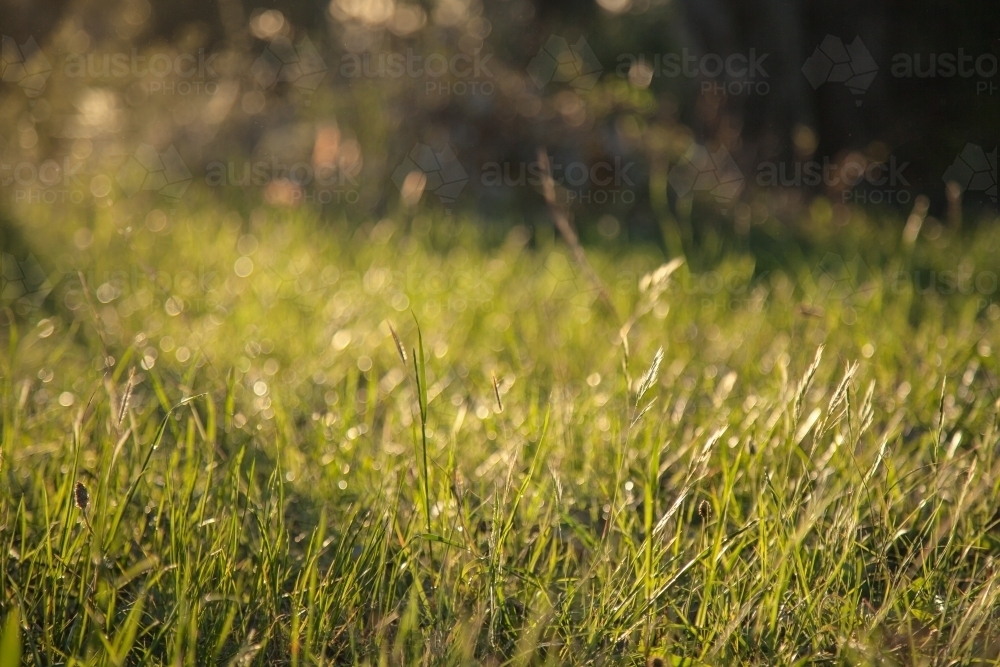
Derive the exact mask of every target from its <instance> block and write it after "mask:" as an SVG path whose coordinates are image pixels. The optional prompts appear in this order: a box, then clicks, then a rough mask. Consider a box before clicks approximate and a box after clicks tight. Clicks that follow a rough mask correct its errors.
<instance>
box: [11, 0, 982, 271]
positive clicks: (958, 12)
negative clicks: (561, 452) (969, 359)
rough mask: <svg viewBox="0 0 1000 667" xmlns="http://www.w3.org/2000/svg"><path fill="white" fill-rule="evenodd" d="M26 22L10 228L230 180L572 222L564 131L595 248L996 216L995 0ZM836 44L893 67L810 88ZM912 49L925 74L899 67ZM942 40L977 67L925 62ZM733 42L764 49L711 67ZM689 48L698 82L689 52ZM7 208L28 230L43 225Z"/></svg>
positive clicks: (617, 2)
mask: <svg viewBox="0 0 1000 667" xmlns="http://www.w3.org/2000/svg"><path fill="white" fill-rule="evenodd" d="M0 18H2V20H0V28H2V29H0V32H2V34H3V35H4V46H3V48H4V68H5V69H4V72H3V75H2V77H0V78H2V79H3V81H2V82H0V157H2V162H3V165H4V173H3V174H2V176H3V179H2V182H3V183H4V186H3V187H2V190H3V192H2V194H3V197H2V198H0V207H2V208H0V211H3V212H5V213H4V215H2V216H0V219H4V218H6V219H8V220H9V219H11V218H18V217H19V216H21V217H23V216H22V213H21V212H23V211H25V207H33V208H31V209H28V210H30V211H31V214H30V216H29V217H37V216H38V209H39V208H40V207H47V208H46V209H45V210H46V211H47V212H48V211H51V212H52V214H53V215H59V211H60V210H61V208H60V207H62V206H67V205H74V206H82V207H83V208H84V209H88V210H93V211H97V210H99V209H101V208H105V209H109V210H110V211H111V213H112V217H113V219H114V220H115V221H116V224H118V225H119V227H120V228H121V229H127V228H129V227H130V226H131V227H135V226H141V225H144V224H145V225H147V226H149V225H152V226H153V227H154V228H155V227H156V226H157V225H159V224H160V218H161V216H164V215H166V216H168V217H169V216H170V215H176V214H177V210H178V209H177V206H178V204H179V202H180V201H181V199H182V198H185V197H188V198H189V197H191V195H190V194H189V193H192V192H195V191H205V192H208V193H210V196H212V197H214V198H216V199H218V200H221V202H222V203H223V205H224V206H226V207H228V208H231V209H233V210H237V211H240V212H241V213H242V214H243V215H244V217H245V218H246V216H248V215H249V213H250V211H251V210H253V209H254V208H255V207H256V206H258V205H261V204H263V205H265V206H274V207H282V206H309V207H312V208H316V209H318V210H320V211H321V213H322V216H323V217H324V218H327V219H346V220H348V221H351V222H354V223H361V222H364V221H366V220H371V219H375V220H377V219H379V218H381V217H383V216H386V215H393V214H396V213H398V212H399V211H400V210H401V209H408V208H414V207H421V208H423V207H431V208H437V209H442V208H443V209H445V210H449V211H451V210H456V211H463V212H469V213H472V214H473V215H475V216H476V217H478V218H480V219H483V220H487V221H490V222H491V223H493V224H504V225H507V226H509V225H514V224H525V223H526V224H528V226H529V227H532V228H535V227H537V226H539V225H543V226H544V225H549V224H550V223H549V222H548V212H547V211H546V207H545V202H544V200H543V199H542V197H541V196H540V195H539V190H540V188H539V187H538V182H537V181H538V179H537V178H535V179H533V178H532V174H533V173H534V174H536V175H537V173H536V172H533V171H532V170H533V169H535V168H536V167H537V165H535V164H534V161H535V160H536V155H537V150H538V149H539V148H540V147H544V148H546V149H547V150H548V151H549V152H550V154H551V155H552V156H553V164H554V165H555V167H556V169H558V168H559V166H560V165H562V166H564V167H566V168H567V169H568V168H571V167H573V166H576V167H581V168H582V169H583V171H582V172H581V177H580V178H579V179H574V177H573V175H572V174H570V173H568V172H567V173H566V174H564V175H562V176H564V178H563V180H565V181H567V182H566V183H564V184H563V185H564V187H563V188H561V190H560V196H561V204H562V205H564V206H565V207H566V208H567V209H568V210H569V212H570V214H571V215H572V216H573V217H574V219H575V220H576V221H577V224H578V226H580V227H581V228H583V230H584V232H583V235H584V238H585V239H591V240H602V241H603V240H605V239H610V238H614V237H616V236H622V238H627V239H649V240H654V241H655V242H657V243H662V244H663V245H664V246H665V247H666V250H667V252H668V254H671V255H673V254H677V253H678V252H680V251H682V250H683V248H682V246H684V245H685V244H688V245H699V246H701V245H704V244H705V243H711V239H706V235H708V236H711V235H713V234H716V233H719V232H721V233H722V234H723V235H725V236H736V237H741V236H743V237H746V236H751V237H752V236H753V232H754V229H755V228H757V227H763V228H766V227H767V226H768V225H772V226H773V225H775V224H778V225H780V226H782V227H784V228H785V229H791V230H792V232H793V233H795V228H796V226H797V225H798V224H799V221H801V220H803V219H804V218H808V219H815V218H816V217H817V216H818V217H819V218H820V219H821V222H825V223H829V224H830V225H832V226H833V228H837V227H838V226H842V225H845V224H847V223H848V222H849V221H850V220H851V219H852V216H855V217H856V216H861V217H863V214H861V213H859V212H858V211H856V210H854V209H855V207H854V206H852V205H856V204H860V205H862V206H863V207H865V208H868V209H871V208H881V209H886V208H887V209H889V210H890V211H891V212H892V213H894V214H895V213H900V214H901V215H900V218H899V219H900V220H903V219H905V216H906V215H907V214H908V213H909V212H910V210H911V209H912V208H913V207H914V203H915V202H916V201H917V200H918V197H919V196H920V195H925V196H926V197H928V198H929V200H928V204H929V207H930V208H929V213H930V215H931V224H934V219H935V218H937V219H941V220H945V219H947V220H949V221H950V222H951V223H953V224H957V223H959V222H960V221H961V217H962V216H961V211H962V206H963V205H964V211H965V214H966V216H965V217H966V220H967V221H978V220H981V219H983V218H987V219H992V218H994V217H995V215H996V204H995V199H996V185H995V181H996V152H995V146H996V143H997V135H998V130H997V128H998V127H1000V123H997V122H996V121H997V118H998V116H997V110H998V100H1000V91H997V90H996V87H997V85H998V84H1000V77H997V76H996V67H995V63H996V54H997V53H998V52H1000V41H998V35H1000V30H998V27H1000V26H998V20H997V16H996V11H995V7H994V6H993V5H992V3H990V2H987V1H974V2H966V3H954V4H949V3H933V4H930V5H924V6H920V7H913V6H911V5H909V4H908V3H902V2H846V3H822V2H782V1H779V0H754V1H747V2H735V1H725V0H710V1H705V0H598V1H597V2H589V1H588V2H541V1H538V2H532V1H531V0H497V1H495V2H491V3H484V2H482V1H481V0H439V1H436V2H413V1H407V2H403V1H397V0H333V1H332V2H330V3H329V4H326V3H322V2H299V1H288V0H280V1H277V2H270V3H258V2H243V1H242V0H219V1H218V2H209V3H205V2H193V1H190V0H181V1H179V2H170V3H166V2H150V0H120V1H118V0H114V1H111V2H96V1H92V0H77V1H70V2H61V1H58V0H43V1H41V2H26V1H25V0H2V1H0ZM831 36H832V37H831ZM829 38H833V39H835V40H842V44H844V45H849V44H851V40H852V39H858V40H861V41H862V42H863V45H864V47H865V48H866V50H867V53H868V54H869V55H870V57H871V59H872V61H874V63H876V67H877V72H876V74H875V75H874V78H869V79H867V80H865V81H864V82H863V84H859V85H861V86H862V87H861V88H857V87H855V88H854V89H850V88H849V87H848V86H845V85H842V84H841V83H836V84H835V83H825V84H822V85H817V86H815V87H814V86H813V85H811V83H810V80H809V78H808V77H807V76H804V75H803V73H804V71H805V70H804V68H805V67H806V66H807V65H808V62H809V58H810V57H815V54H816V53H817V51H816V49H817V45H821V44H826V43H827V42H824V40H825V39H829ZM900 54H903V56H906V57H910V58H911V59H914V58H915V59H916V60H917V61H918V64H917V68H916V73H913V74H912V75H909V76H903V75H901V74H900V72H899V71H897V70H895V69H894V68H896V67H898V64H897V60H898V57H900ZM908 54H912V56H911V55H908ZM942 54H951V55H952V56H954V57H956V58H958V59H961V58H964V57H967V58H968V59H969V61H970V62H971V63H973V64H972V65H969V67H972V68H973V70H975V71H973V73H972V75H971V76H970V77H966V76H963V75H961V74H959V75H955V74H954V73H953V74H952V75H951V76H948V75H947V72H945V71H944V70H942V69H941V67H938V70H937V71H936V72H935V73H934V76H922V75H921V74H920V65H919V62H920V59H921V58H922V59H923V60H922V62H923V65H924V67H925V68H926V67H927V66H928V62H929V59H930V58H931V57H933V56H937V57H938V58H940V57H941V55H942ZM734 55H737V56H743V57H744V58H745V59H748V60H749V61H751V62H752V61H754V60H755V58H756V59H757V61H758V62H759V68H757V70H755V69H754V68H753V67H751V68H750V73H749V74H748V75H747V76H745V77H742V78H740V77H739V76H734V75H733V73H732V71H731V68H729V67H728V66H727V67H725V68H723V69H724V71H723V72H722V73H721V74H720V75H718V76H707V75H706V72H708V74H711V73H712V72H711V70H712V67H713V66H714V64H715V63H716V62H719V63H721V62H723V59H726V60H725V62H727V63H728V62H729V60H728V59H729V58H730V57H732V56H734ZM687 56H690V58H691V59H692V63H696V65H695V66H694V67H693V69H692V70H691V72H690V76H689V75H685V74H683V73H681V74H679V75H678V74H677V72H676V71H672V70H671V69H670V64H669V63H670V58H671V57H673V58H685V57H687ZM706 58H707V60H706ZM981 58H985V60H980V59H981ZM973 59H974V60H973ZM855 60H857V59H855ZM706 63H707V66H706ZM803 63H807V65H804V64H803ZM990 63H992V73H990V66H991V65H990ZM848 64H849V65H850V66H851V67H854V69H855V73H857V69H858V68H857V67H856V65H857V63H856V62H852V63H848ZM980 65H981V67H980ZM976 68H978V69H976ZM736 69H739V68H736ZM862 74H864V72H862ZM903 74H905V72H904V73H903ZM981 74H990V76H981ZM832 77H833V75H829V76H828V77H827V78H828V80H830V81H832V80H833V78H832ZM761 84H764V85H763V86H762V85H761ZM732 93H735V94H732ZM968 144H973V145H975V146H977V147H982V148H983V150H982V151H981V152H983V153H985V154H987V155H989V152H990V151H991V150H992V151H993V152H992V160H993V162H992V179H993V189H992V191H991V192H992V196H990V191H989V188H988V187H979V188H978V189H977V187H975V186H973V187H972V188H969V189H968V192H966V195H968V196H966V198H965V200H964V201H962V200H961V199H958V198H957V197H960V195H961V192H957V191H956V193H953V194H955V195H957V197H956V196H953V197H952V198H951V201H950V204H949V198H948V197H947V196H946V185H945V180H946V179H945V178H944V177H943V174H946V173H947V169H948V168H949V165H951V164H952V163H953V161H955V160H956V156H958V155H959V154H960V153H961V151H962V150H963V147H965V146H967V145H968ZM423 147H426V148H423ZM421 151H423V152H421ZM407 160H410V161H411V162H407ZM428 161H429V162H428ZM699 161H700V162H699ZM810 161H811V162H814V163H817V164H826V165H833V166H834V169H835V170H836V169H837V168H843V167H844V165H853V166H854V167H857V168H858V169H859V170H864V169H866V168H869V167H871V166H872V165H875V166H876V167H878V166H879V165H886V168H885V170H884V171H885V173H887V174H890V175H891V174H892V173H893V169H894V168H891V167H892V165H900V171H899V174H900V176H901V178H900V180H899V182H898V183H895V182H894V183H892V184H891V185H892V187H891V189H888V190H878V188H876V187H875V186H874V185H872V184H871V183H868V182H865V181H862V182H860V183H847V184H845V183H843V182H842V179H836V178H834V179H826V178H823V179H821V181H820V182H818V183H817V182H810V181H809V180H808V179H804V178H802V176H801V174H800V173H799V172H797V171H796V170H797V169H801V165H802V164H804V163H806V162H810ZM692 163H693V164H694V165H695V174H694V176H691V175H690V174H688V175H687V176H686V177H685V175H684V174H679V173H678V172H677V171H676V168H677V166H678V165H684V164H686V165H690V164H692ZM407 164H410V165H413V164H416V165H417V166H418V167H419V168H420V169H421V170H422V171H424V172H428V171H430V172H434V171H435V169H436V168H440V174H443V175H444V176H443V180H444V183H443V185H442V182H441V181H442V179H441V178H438V176H439V175H440V174H438V173H437V172H435V173H425V174H424V176H422V177H418V178H410V179H409V181H407V178H406V177H407V172H406V166H405V165H407ZM428 164H431V165H432V166H431V167H428V166H427V165H428ZM704 164H707V165H708V167H707V169H708V171H713V172H714V173H712V174H707V175H706V174H703V173H700V172H699V171H698V170H699V169H704V168H705V167H704ZM699 165H702V166H699ZM595 166H597V167H598V168H596V169H595ZM786 167H787V169H786ZM768 168H770V169H771V172H769V171H768ZM879 168H880V169H881V167H879ZM587 169H590V171H589V172H588V171H587ZM602 169H603V171H602ZM158 170H159V172H162V173H158ZM401 170H402V171H401ZM775 170H776V171H775ZM786 171H787V172H788V174H793V176H790V177H789V178H785V176H786V175H788V174H786ZM986 171H987V172H988V171H989V169H988V168H987V170H986ZM151 172H156V173H154V175H153V177H150V176H149V174H150V173H151ZM769 173H771V174H772V176H773V174H774V173H777V174H778V176H777V177H776V178H768V174H769ZM877 173H883V172H882V171H877ZM449 174H450V175H449ZM726 174H728V176H727V175H726ZM794 174H798V175H794ZM555 175H556V177H557V179H559V178H560V176H561V174H560V173H558V172H557V173H556V174H555ZM418 176H419V175H418ZM702 176H705V177H707V178H708V179H709V181H711V183H709V184H708V185H706V184H705V182H704V181H701V180H698V178H700V177H702ZM675 177H676V178H675ZM685 178H686V183H685V182H684V181H685ZM984 178H986V179H987V180H988V179H989V178H990V175H989V173H985V174H984ZM435 179H436V180H435ZM713 179H714V180H713ZM719 180H721V181H723V183H722V186H720V187H721V189H719V188H714V189H713V186H714V184H715V183H716V182H717V181H719ZM893 180H895V179H893ZM320 181H322V183H320ZM678 181H680V182H681V185H680V186H678V185H677V182H678ZM967 185H968V184H967V183H963V184H962V186H963V189H964V188H965V187H966V186H967ZM723 186H724V187H723ZM873 189H875V190H878V191H877V192H869V190H873ZM421 195H422V196H421ZM817 197H819V198H820V202H819V203H818V204H817V203H816V198H817ZM920 201H923V200H920ZM949 206H950V211H951V212H950V213H949V212H948V211H949ZM45 214H48V213H45ZM147 218H149V220H147ZM2 226H3V231H2V232H0V233H2V234H3V235H4V242H5V244H7V245H10V244H13V243H15V241H14V240H12V239H13V234H14V233H15V232H14V229H15V228H16V227H19V226H18V225H10V224H9V223H7V224H3V225H2ZM733 232H735V234H733ZM672 244H673V245H674V246H676V247H673V248H672V247H671V245H672Z"/></svg>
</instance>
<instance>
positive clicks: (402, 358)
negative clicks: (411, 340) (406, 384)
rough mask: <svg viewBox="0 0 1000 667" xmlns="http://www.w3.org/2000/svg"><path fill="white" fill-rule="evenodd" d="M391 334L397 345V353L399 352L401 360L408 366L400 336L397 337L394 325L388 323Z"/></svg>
mask: <svg viewBox="0 0 1000 667" xmlns="http://www.w3.org/2000/svg"><path fill="white" fill-rule="evenodd" d="M387 324H388V325H389V332H390V333H392V341H393V342H394V343H396V352H399V358H400V360H401V361H402V362H403V365H404V366H405V365H406V350H405V349H403V343H402V342H400V340H399V336H397V335H396V330H395V329H393V328H392V323H391V322H388V323H387Z"/></svg>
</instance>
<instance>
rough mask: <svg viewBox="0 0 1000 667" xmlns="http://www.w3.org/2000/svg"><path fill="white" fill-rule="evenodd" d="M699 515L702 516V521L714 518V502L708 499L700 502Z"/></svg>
mask: <svg viewBox="0 0 1000 667" xmlns="http://www.w3.org/2000/svg"><path fill="white" fill-rule="evenodd" d="M698 516H700V517H701V520H702V521H708V520H709V519H710V518H712V504H711V503H710V502H708V501H707V500H703V501H701V502H700V503H698Z"/></svg>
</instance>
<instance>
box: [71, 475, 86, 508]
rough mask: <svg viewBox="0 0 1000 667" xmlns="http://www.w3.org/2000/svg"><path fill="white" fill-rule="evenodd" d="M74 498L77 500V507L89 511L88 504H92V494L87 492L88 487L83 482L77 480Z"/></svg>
mask: <svg viewBox="0 0 1000 667" xmlns="http://www.w3.org/2000/svg"><path fill="white" fill-rule="evenodd" d="M73 499H74V500H76V506H77V507H79V508H80V509H81V510H83V511H84V512H86V511H87V506H88V505H90V494H89V493H87V487H85V486H84V485H83V482H77V483H76V486H75V487H74V488H73Z"/></svg>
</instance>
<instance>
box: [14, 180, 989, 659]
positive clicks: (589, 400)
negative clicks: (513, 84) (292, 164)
mask: <svg viewBox="0 0 1000 667" xmlns="http://www.w3.org/2000/svg"><path fill="white" fill-rule="evenodd" d="M189 199H190V200H191V201H196V200H195V199H194V198H189ZM33 215H34V217H33V218H26V217H23V216H22V217H20V218H18V222H17V225H19V226H20V228H21V229H22V230H24V234H25V238H30V239H31V243H32V244H33V245H32V246H31V247H30V248H24V249H23V250H24V252H27V250H29V249H30V250H31V251H32V252H33V253H34V254H35V256H36V257H37V259H38V262H39V264H41V265H42V266H44V267H45V268H46V271H47V273H48V274H49V283H50V286H51V288H52V289H51V292H47V294H40V295H39V296H45V298H44V300H42V299H36V300H34V301H33V300H31V299H28V298H25V299H21V300H19V301H15V300H13V299H12V298H8V299H7V300H6V301H5V302H4V304H3V305H4V307H5V308H4V309H3V310H0V343H2V345H0V397H2V413H0V420H2V425H3V426H2V452H0V455H2V458H0V489H2V490H0V540H2V542H3V545H2V548H0V573H2V577H3V583H2V587H3V594H2V601H3V603H2V618H3V619H4V624H3V630H2V634H3V636H2V640H0V663H3V664H4V665H6V664H11V662H10V661H11V660H15V661H16V657H15V656H16V655H18V654H20V655H22V659H23V661H24V662H25V664H29V665H46V664H64V665H168V664H169V665H201V664H217V663H218V664H235V665H250V664H257V665H285V664H288V665H315V664H324V665H354V664H358V665H474V664H475V665H480V664H482V665H536V664H537V665H541V664H546V665H583V664H595V665H596V664H605V665H612V664H614V665H617V664H624V665H629V664H632V665H641V664H647V663H648V664H650V665H654V664H655V665H682V664H683V665H703V664H712V665H736V664H746V665H778V664H782V665H785V664H799V663H807V662H810V663H811V662H818V663H824V664H873V665H874V664H886V665H892V664H899V665H922V664H928V665H929V664H941V665H945V664H996V661H997V660H998V656H1000V611H998V608H1000V604H998V603H1000V576H998V575H1000V570H998V568H1000V562H998V558H1000V507H998V500H997V498H998V496H1000V446H998V421H997V418H998V411H1000V401H998V398H1000V388H998V385H997V374H998V364H997V357H996V352H995V351H996V350H997V349H998V348H1000V335H998V334H1000V327H998V323H997V320H998V319H1000V303H998V302H1000V293H998V292H997V290H998V286H997V274H998V272H1000V259H998V258H1000V236H998V235H997V234H996V233H994V232H993V231H991V230H990V229H989V228H988V227H983V228H981V229H980V230H979V231H974V232H973V231H965V232H962V233H960V232H958V231H955V230H952V229H947V228H942V227H941V226H939V225H937V224H936V223H932V222H930V221H929V222H928V223H927V224H925V225H924V228H923V229H922V230H920V233H919V235H916V234H914V233H913V232H914V231H915V229H914V228H913V227H912V226H911V227H910V229H909V232H908V233H905V234H904V232H903V223H902V221H898V220H893V219H891V218H887V219H869V220H868V221H867V222H865V221H860V222H852V224H851V225H850V226H849V227H845V228H836V229H831V228H830V227H829V225H830V223H829V221H828V220H824V219H822V216H817V217H816V219H809V214H808V213H807V214H806V219H804V220H803V221H802V223H801V229H800V230H798V231H797V232H795V233H792V232H790V231H788V229H787V228H786V227H783V226H782V225H779V224H778V223H777V222H776V221H774V220H773V219H760V220H756V219H755V220H754V221H753V223H752V228H751V233H750V236H749V237H737V236H732V235H729V236H725V238H722V236H715V235H712V234H709V235H708V236H706V237H705V238H707V239H708V240H707V241H706V242H704V243H702V244H700V246H699V250H697V251H691V250H689V252H688V256H687V257H686V258H683V260H682V259H681V258H669V257H667V256H666V255H665V253H664V252H663V251H662V250H661V249H660V247H659V246H658V245H657V244H654V243H650V244H647V245H643V244H635V243H632V244H626V243H624V242H621V243H619V242H601V243H589V244H587V247H586V253H587V259H588V261H589V263H590V265H591V266H592V267H593V274H594V275H592V274H591V273H589V272H588V271H587V270H585V269H584V268H583V267H582V266H581V265H580V263H579V258H578V257H577V255H575V254H574V252H573V251H572V249H571V248H570V247H568V246H567V245H566V244H565V243H563V241H562V240H561V239H560V238H558V236H557V235H556V234H554V233H553V231H552V229H551V227H546V226H539V228H538V229H536V230H533V231H532V230H528V229H526V228H523V227H514V228H513V229H504V230H502V231H500V230H496V229H482V228H479V227H478V226H477V225H476V224H474V223H473V222H471V221H464V220H463V219H462V218H461V216H447V217H446V216H431V217H428V216H426V215H413V214H406V213H400V214H399V215H394V216H393V217H392V218H391V219H385V220H382V221H380V222H378V221H375V220H373V221H371V222H370V223H368V224H365V225H362V226H361V227H350V228H349V227H347V226H341V225H339V224H336V223H330V222H326V221H323V220H322V219H321V218H320V217H319V216H317V215H315V214H313V213H310V212H309V211H307V210H304V209H255V210H254V211H253V212H251V213H249V214H244V215H241V214H239V213H237V212H234V211H231V210H228V209H226V208H224V207H222V206H221V204H218V203H213V202H200V201H197V203H194V204H189V205H187V207H186V208H183V209H182V210H179V211H173V212H170V213H169V214H167V213H160V212H159V211H154V212H153V213H151V214H150V215H148V216H146V217H145V219H143V218H138V219H136V220H116V219H113V217H112V215H111V214H110V212H108V211H107V210H99V209H98V210H89V211H84V210H83V209H82V208H80V209H74V210H71V211H69V212H68V213H67V212H65V211H60V212H59V213H58V215H57V214H56V212H53V213H52V214H51V215H43V214H41V213H38V212H37V211H36V212H34V213H33ZM706 234H708V232H706ZM713 239H714V241H713ZM720 239H721V240H720ZM5 252H6V250H5ZM11 253H13V251H11ZM595 275H596V276H597V277H598V278H595ZM11 293H12V292H11Z"/></svg>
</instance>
